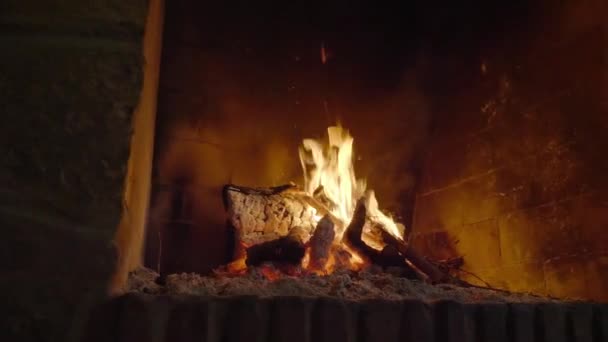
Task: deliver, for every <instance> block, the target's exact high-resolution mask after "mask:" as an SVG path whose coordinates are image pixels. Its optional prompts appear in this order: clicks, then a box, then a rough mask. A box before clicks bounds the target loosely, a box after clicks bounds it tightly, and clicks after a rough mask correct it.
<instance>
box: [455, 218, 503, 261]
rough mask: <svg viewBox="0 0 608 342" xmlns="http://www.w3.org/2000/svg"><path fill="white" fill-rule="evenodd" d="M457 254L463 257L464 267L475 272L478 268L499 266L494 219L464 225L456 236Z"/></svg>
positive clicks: (497, 238) (498, 246)
mask: <svg viewBox="0 0 608 342" xmlns="http://www.w3.org/2000/svg"><path fill="white" fill-rule="evenodd" d="M456 240H458V244H457V245H456V249H457V250H458V254H459V255H462V256H463V258H464V263H465V264H464V267H465V269H467V270H470V271H472V272H474V273H475V272H476V270H480V269H488V268H491V267H499V266H500V265H501V262H502V258H501V254H500V236H499V231H498V223H497V221H496V220H494V219H489V220H486V221H482V222H478V223H474V224H470V225H467V226H465V227H464V228H463V229H462V230H460V232H459V234H458V235H457V236H456Z"/></svg>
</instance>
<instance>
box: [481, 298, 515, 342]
mask: <svg viewBox="0 0 608 342" xmlns="http://www.w3.org/2000/svg"><path fill="white" fill-rule="evenodd" d="M507 313H508V307H507V305H505V304H498V303H488V304H479V308H478V309H477V333H478V337H477V338H478V340H479V341H492V342H507V341H508V335H507Z"/></svg>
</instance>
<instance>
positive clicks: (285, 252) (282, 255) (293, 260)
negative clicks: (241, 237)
mask: <svg viewBox="0 0 608 342" xmlns="http://www.w3.org/2000/svg"><path fill="white" fill-rule="evenodd" d="M304 235H305V233H304V232H303V231H302V230H301V229H300V228H294V229H292V230H291V232H290V233H289V235H287V236H285V237H282V238H279V239H277V240H273V241H268V242H263V243H261V244H258V245H254V246H251V247H249V248H247V260H246V264H247V266H259V265H261V264H263V263H265V262H272V263H276V264H290V265H299V264H300V263H301V261H302V258H303V257H304V253H305V251H306V246H305V245H304V241H303V237H304Z"/></svg>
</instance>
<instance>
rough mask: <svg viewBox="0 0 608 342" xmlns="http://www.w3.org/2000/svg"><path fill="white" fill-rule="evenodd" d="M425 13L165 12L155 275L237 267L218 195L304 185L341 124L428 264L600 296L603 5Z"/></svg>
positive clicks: (328, 7)
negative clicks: (457, 260)
mask: <svg viewBox="0 0 608 342" xmlns="http://www.w3.org/2000/svg"><path fill="white" fill-rule="evenodd" d="M411 6H412V7H411V11H407V13H405V12H404V11H403V10H400V9H397V8H395V9H390V8H384V9H374V8H371V7H369V6H367V7H366V6H365V5H362V4H358V3H355V4H352V6H350V7H349V8H347V9H345V8H344V6H340V4H322V5H321V4H315V3H314V2H313V3H307V4H306V6H302V7H298V6H297V5H293V6H287V7H285V8H282V9H277V8H275V7H264V5H262V4H256V5H244V6H241V7H236V8H227V6H224V5H221V4H215V5H209V4H205V5H202V4H198V3H196V2H194V1H188V0H180V1H173V2H171V3H170V4H167V8H166V26H165V36H164V46H163V61H162V66H161V80H160V93H159V113H158V123H157V135H156V137H157V143H156V156H155V163H154V167H155V169H154V184H153V189H154V190H153V195H152V204H151V211H150V212H151V217H150V220H149V225H148V235H147V238H148V243H147V255H146V264H147V265H148V266H150V267H153V268H160V270H161V271H162V272H182V271H187V272H191V271H193V272H200V273H207V272H209V271H210V270H211V269H213V268H214V267H217V266H218V265H221V264H223V263H225V262H227V261H228V260H230V258H231V255H230V248H229V243H230V241H231V239H230V237H229V236H228V234H227V231H226V228H225V222H224V220H225V217H224V214H223V211H224V208H223V206H222V203H221V198H220V189H221V187H222V186H223V185H224V184H226V183H238V184H241V185H248V186H273V185H280V184H283V183H286V182H288V181H294V180H295V181H301V172H300V164H299V160H298V156H297V146H298V144H299V143H300V140H301V139H302V138H305V137H320V136H322V135H323V133H324V129H325V127H327V126H329V125H332V124H334V123H335V122H336V120H339V121H340V122H341V123H342V124H343V125H344V126H345V127H347V128H349V129H350V130H351V131H352V133H353V135H354V137H355V152H356V155H357V161H356V165H355V167H356V169H357V172H358V176H360V177H367V178H368V184H370V186H371V187H372V188H374V189H375V190H377V193H378V195H379V200H380V204H381V206H382V207H383V208H386V209H388V210H389V211H391V212H393V213H397V214H398V215H399V216H400V219H401V220H402V221H403V222H404V223H406V226H407V227H408V230H409V231H411V232H412V233H413V234H412V242H413V243H414V244H415V245H416V246H417V247H418V248H420V249H421V250H422V251H423V252H424V253H425V254H427V255H428V256H430V257H432V258H436V259H444V258H448V257H452V256H456V255H463V256H464V258H465V266H464V269H465V270H467V271H470V272H472V273H473V274H475V275H476V276H479V277H481V278H482V279H484V280H485V281H487V282H489V283H490V284H491V285H492V286H496V287H500V288H505V289H509V290H517V291H531V292H536V293H541V294H550V295H556V296H574V297H583V298H593V299H604V300H605V299H606V298H605V294H604V293H603V291H602V290H603V289H604V288H605V287H606V285H605V282H606V280H605V278H603V277H602V276H601V274H602V272H603V273H606V272H605V271H604V270H605V268H606V261H605V252H606V251H605V247H603V246H605V245H607V244H606V237H607V235H608V234H606V229H607V226H606V214H605V212H607V211H606V198H605V194H606V191H605V189H606V187H605V181H603V177H602V176H601V175H602V174H605V173H606V172H605V171H606V164H605V158H602V156H601V152H599V151H601V150H602V148H603V147H602V146H606V143H605V142H606V139H605V138H604V137H603V136H602V134H603V132H604V131H605V129H606V121H605V120H606V119H605V118H606V115H605V114H606V103H605V100H604V99H603V98H602V97H603V96H604V97H605V94H606V78H607V76H606V62H605V60H606V52H605V49H606V37H607V34H606V27H605V22H606V20H605V18H603V17H602V16H605V14H604V13H606V11H605V9H604V8H602V6H605V5H604V4H603V3H602V2H601V1H599V0H595V1H584V2H576V3H574V2H568V3H565V4H562V5H558V4H553V3H551V4H549V3H546V2H541V1H537V2H525V4H524V2H522V3H521V4H520V3H519V2H517V1H515V2H511V3H510V4H509V5H501V6H493V5H481V4H479V5H478V6H476V7H475V8H474V10H473V8H469V9H467V8H465V7H462V6H456V5H446V6H445V11H443V12H440V13H438V12H437V11H436V9H433V10H431V9H430V8H429V7H428V6H426V5H424V4H422V2H420V4H417V3H413V4H412V5H411ZM478 12H479V13H481V14H475V13H478ZM309 18H315V20H310V19H309ZM322 47H323V48H324V49H325V52H326V55H327V56H328V59H327V61H326V63H323V62H322V58H321V48H322ZM602 101H604V102H602ZM596 147H597V149H596ZM414 208H415V209H414ZM159 240H162V243H161V241H159ZM467 280H470V281H473V282H476V281H478V280H476V278H475V277H472V276H468V277H467Z"/></svg>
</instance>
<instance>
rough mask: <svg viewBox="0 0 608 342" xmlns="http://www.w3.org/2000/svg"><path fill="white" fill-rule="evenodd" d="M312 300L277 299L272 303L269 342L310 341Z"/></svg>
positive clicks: (302, 298) (295, 298)
mask: <svg viewBox="0 0 608 342" xmlns="http://www.w3.org/2000/svg"><path fill="white" fill-rule="evenodd" d="M313 305H314V299H312V298H304V297H285V298H277V299H275V300H273V302H272V308H271V312H272V313H271V323H270V326H271V329H270V341H274V342H282V341H292V342H308V341H311V336H310V335H311V311H312V307H313Z"/></svg>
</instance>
